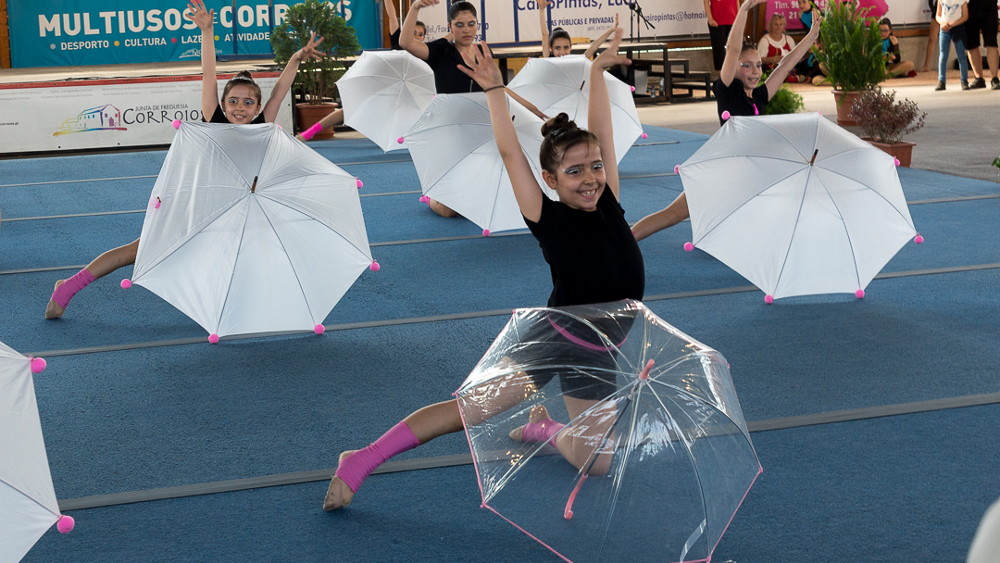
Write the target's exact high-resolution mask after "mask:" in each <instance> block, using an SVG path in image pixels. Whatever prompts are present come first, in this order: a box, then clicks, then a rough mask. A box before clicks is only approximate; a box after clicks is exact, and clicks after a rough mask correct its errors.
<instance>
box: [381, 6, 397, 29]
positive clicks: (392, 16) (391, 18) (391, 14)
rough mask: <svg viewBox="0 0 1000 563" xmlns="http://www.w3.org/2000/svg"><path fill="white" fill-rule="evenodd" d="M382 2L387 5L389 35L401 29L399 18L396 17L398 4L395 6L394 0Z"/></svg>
mask: <svg viewBox="0 0 1000 563" xmlns="http://www.w3.org/2000/svg"><path fill="white" fill-rule="evenodd" d="M382 4H384V5H385V19H386V21H388V22H389V35H392V34H393V33H396V30H397V29H399V18H398V17H396V6H393V4H392V0H382Z"/></svg>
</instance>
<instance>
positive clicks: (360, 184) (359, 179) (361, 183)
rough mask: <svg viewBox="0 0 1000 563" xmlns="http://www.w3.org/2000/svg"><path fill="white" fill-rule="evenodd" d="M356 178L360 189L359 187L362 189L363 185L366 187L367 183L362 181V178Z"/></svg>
mask: <svg viewBox="0 0 1000 563" xmlns="http://www.w3.org/2000/svg"><path fill="white" fill-rule="evenodd" d="M355 180H357V182H358V189H359V190H360V189H361V188H362V187H364V185H365V183H364V182H362V181H361V178H355Z"/></svg>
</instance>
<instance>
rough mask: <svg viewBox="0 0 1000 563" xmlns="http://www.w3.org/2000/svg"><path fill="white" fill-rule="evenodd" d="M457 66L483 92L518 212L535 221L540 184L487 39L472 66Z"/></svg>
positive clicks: (539, 204)
mask: <svg viewBox="0 0 1000 563" xmlns="http://www.w3.org/2000/svg"><path fill="white" fill-rule="evenodd" d="M458 69H459V70H461V71H462V72H464V73H465V74H467V75H469V77H470V78H472V79H473V80H475V81H476V83H477V84H479V86H480V87H482V89H483V91H484V92H486V102H487V104H488V105H489V108H490V123H492V125H493V136H494V137H496V141H497V148H498V149H500V157H501V158H502V159H503V165H504V168H506V169H507V175H508V176H509V177H510V183H511V186H513V188H514V199H516V200H517V206H518V208H519V209H520V210H521V214H522V215H524V216H525V218H527V219H528V220H529V221H532V222H537V221H538V220H539V219H540V218H541V217H542V198H543V197H545V196H544V195H543V194H542V188H541V186H539V185H538V181H537V180H535V175H534V174H532V172H531V165H530V164H529V163H528V158H527V157H526V156H524V151H523V150H522V149H521V143H520V141H518V140H517V130H516V129H514V122H513V121H511V119H510V108H508V107H507V94H506V92H507V89H506V88H504V85H503V75H502V74H500V69H499V68H498V67H497V64H496V63H495V62H494V61H493V56H492V55H491V54H490V49H489V47H487V45H486V42H485V41H483V42H481V43H480V55H479V56H478V57H476V60H475V61H474V62H473V63H472V65H471V70H470V69H469V68H466V67H464V66H462V65H458Z"/></svg>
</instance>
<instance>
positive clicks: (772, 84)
mask: <svg viewBox="0 0 1000 563" xmlns="http://www.w3.org/2000/svg"><path fill="white" fill-rule="evenodd" d="M814 17H815V18H816V19H815V20H813V26H812V27H811V28H809V33H807V34H806V36H805V37H804V38H803V39H802V41H800V42H799V44H798V45H796V46H795V48H794V49H792V50H791V51H789V53H788V54H787V55H785V56H784V57H782V59H781V62H780V63H778V68H776V69H774V72H772V73H771V75H770V76H768V77H767V80H765V81H764V85H765V86H767V99H769V100H770V99H771V98H773V97H774V95H775V94H776V93H777V92H778V90H779V89H780V88H781V85H782V84H783V83H784V82H785V78H787V77H788V73H790V72H792V71H793V70H795V65H797V64H799V61H801V60H802V57H805V56H806V55H807V54H809V48H810V47H812V45H813V43H815V42H816V38H817V37H819V24H820V18H819V14H816V15H815V16H814Z"/></svg>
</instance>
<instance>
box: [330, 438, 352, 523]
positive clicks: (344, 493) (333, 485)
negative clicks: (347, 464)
mask: <svg viewBox="0 0 1000 563" xmlns="http://www.w3.org/2000/svg"><path fill="white" fill-rule="evenodd" d="M354 452H355V450H349V451H346V452H341V453H340V457H339V458H338V459H337V466H338V468H339V466H340V464H341V463H344V460H345V459H347V456H349V455H351V454H353V453H354ZM353 499H354V491H352V490H351V488H350V487H348V486H347V483H345V482H343V481H342V480H341V479H340V477H337V476H336V473H334V476H333V479H331V480H330V486H329V488H327V489H326V498H324V499H323V510H339V509H341V508H343V507H345V506H347V505H349V504H351V501H352V500H353Z"/></svg>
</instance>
